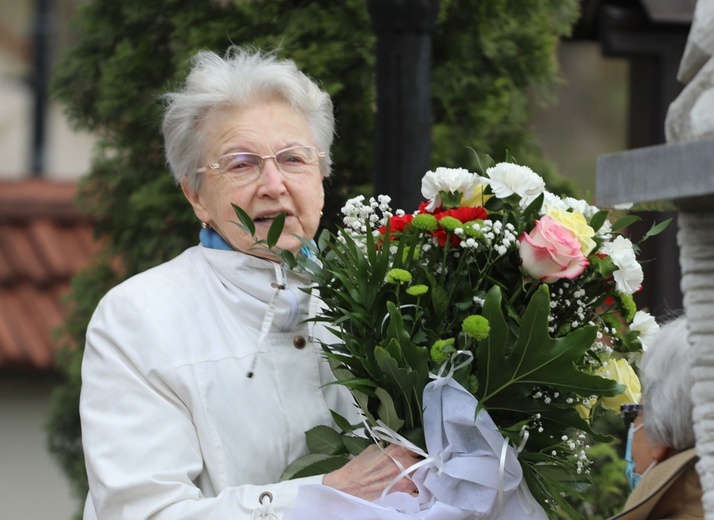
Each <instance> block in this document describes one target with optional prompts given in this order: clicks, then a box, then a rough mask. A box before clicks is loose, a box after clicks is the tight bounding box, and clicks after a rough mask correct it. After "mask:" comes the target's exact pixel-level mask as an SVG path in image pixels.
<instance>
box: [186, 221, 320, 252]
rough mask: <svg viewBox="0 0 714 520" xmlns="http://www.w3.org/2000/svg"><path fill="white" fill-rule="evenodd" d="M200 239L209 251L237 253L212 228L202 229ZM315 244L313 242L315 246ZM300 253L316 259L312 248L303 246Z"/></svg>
mask: <svg viewBox="0 0 714 520" xmlns="http://www.w3.org/2000/svg"><path fill="white" fill-rule="evenodd" d="M198 237H199V239H200V240H201V245H202V246H203V247H207V248H209V249H220V250H222V251H235V250H234V249H233V248H232V247H231V246H230V245H229V244H228V242H226V241H225V240H224V239H223V237H222V236H221V235H219V234H218V233H216V232H215V231H214V230H213V229H211V228H208V227H206V228H201V232H200V233H199V234H198ZM314 243H315V242H314V241H313V244H314ZM300 253H301V254H302V255H305V256H306V257H308V258H314V256H315V255H314V254H313V253H312V251H310V248H309V247H307V246H303V247H301V248H300Z"/></svg>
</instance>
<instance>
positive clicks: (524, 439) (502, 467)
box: [498, 430, 532, 514]
mask: <svg viewBox="0 0 714 520" xmlns="http://www.w3.org/2000/svg"><path fill="white" fill-rule="evenodd" d="M529 435H530V434H529V433H528V430H521V437H522V438H521V443H520V444H519V445H518V448H516V457H517V456H518V455H519V454H520V453H521V452H522V451H523V448H525V447H526V442H527V441H528V436H529ZM508 443H509V439H508V437H504V438H503V445H502V446H501V458H500V460H499V464H498V510H499V511H500V513H501V514H503V507H504V504H503V478H504V476H505V471H506V453H508ZM521 484H523V481H521ZM519 489H520V486H519ZM526 498H527V499H528V501H529V502H530V499H529V498H528V497H526ZM518 500H519V502H520V504H521V509H523V511H525V512H531V511H532V508H530V507H529V508H525V507H523V502H521V496H520V494H519V495H518ZM526 505H530V504H526Z"/></svg>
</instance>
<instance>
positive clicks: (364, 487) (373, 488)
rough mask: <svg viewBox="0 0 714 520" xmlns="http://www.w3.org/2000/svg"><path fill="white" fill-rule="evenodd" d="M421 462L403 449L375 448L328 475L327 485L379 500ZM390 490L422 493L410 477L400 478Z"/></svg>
mask: <svg viewBox="0 0 714 520" xmlns="http://www.w3.org/2000/svg"><path fill="white" fill-rule="evenodd" d="M419 460H420V457H419V456H418V455H416V454H414V453H413V452H411V451H409V450H407V449H406V448H403V447H401V446H397V445H390V446H388V447H387V448H385V449H384V450H382V449H380V448H379V447H378V446H376V445H373V446H370V447H369V448H367V449H366V450H364V451H363V452H362V453H361V454H360V455H358V456H357V457H355V458H354V459H352V460H351V461H350V462H348V463H347V464H346V465H345V466H343V467H342V468H340V469H338V470H336V471H333V472H332V473H328V474H327V475H325V477H324V479H323V484H325V485H327V486H331V487H334V488H335V489H339V490H341V491H344V492H345V493H349V494H351V495H354V496H357V497H360V498H363V499H365V500H376V499H377V498H379V497H380V496H381V495H382V492H383V491H384V489H385V488H386V487H387V486H389V485H390V484H392V482H393V481H394V479H395V478H397V477H398V476H399V475H400V474H401V473H402V472H403V471H404V470H405V469H408V468H409V467H411V466H412V465H413V464H415V463H417V462H419ZM397 462H398V464H397ZM400 466H401V467H400ZM390 491H391V492H402V493H409V494H412V495H417V494H418V490H417V488H416V486H415V485H414V482H412V481H411V479H410V478H409V476H404V477H402V478H400V479H399V480H398V481H397V482H395V483H394V485H392V487H391V489H390Z"/></svg>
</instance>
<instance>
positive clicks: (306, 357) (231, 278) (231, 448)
mask: <svg viewBox="0 0 714 520" xmlns="http://www.w3.org/2000/svg"><path fill="white" fill-rule="evenodd" d="M281 284H282V285H281ZM302 285H305V280H303V279H301V278H300V277H299V276H298V275H296V274H295V273H292V272H289V271H288V272H284V271H283V270H282V269H281V266H280V265H279V264H277V263H275V262H271V261H268V260H263V259H260V258H256V257H253V256H249V255H246V254H243V253H239V252H235V251H222V250H216V249H208V248H205V247H203V246H196V247H192V248H190V249H188V250H186V251H185V252H184V253H183V254H181V255H180V256H178V257H177V258H175V259H174V260H171V261H170V262H167V263H165V264H163V265H161V266H158V267H156V268H153V269H151V270H149V271H146V272H144V273H142V274H139V275H137V276H134V277H133V278H131V279H129V280H127V281H126V282H124V283H122V284H120V285H119V286H117V287H115V288H114V289H112V290H111V291H110V292H109V293H108V294H107V295H106V296H105V297H104V298H103V299H102V301H101V302H100V304H99V306H98V307H97V310H96V311H95V313H94V316H93V317H92V320H91V322H90V324H89V328H88V331H87V344H86V349H85V353H84V360H83V364H82V395H81V404H80V413H81V419H82V443H83V447H84V453H85V458H86V465H87V473H88V477H89V487H90V493H89V497H88V499H87V504H86V506H85V513H84V518H85V520H89V519H94V518H99V519H101V520H111V519H127V520H141V519H147V518H152V519H162V520H168V519H179V518H180V519H196V520H199V519H200V520H207V519H209V520H220V519H232V520H240V519H251V518H281V517H282V512H283V511H284V510H285V508H288V507H291V506H292V504H293V502H294V499H295V496H296V493H297V487H298V486H299V485H300V484H302V483H319V482H321V480H322V477H321V476H318V477H310V478H306V479H301V480H295V481H288V482H280V483H276V482H277V481H278V479H279V477H280V475H281V473H282V472H283V470H284V469H285V468H286V466H287V465H288V464H289V463H290V462H292V461H293V460H295V459H296V458H298V457H300V456H301V455H304V454H306V453H307V448H306V445H305V431H306V430H308V429H310V428H312V427H314V426H316V425H319V424H327V425H329V424H332V419H331V415H330V410H331V409H332V410H335V411H336V412H338V413H340V414H341V415H343V416H345V417H347V418H348V419H349V420H351V421H352V422H354V421H355V420H356V418H357V414H356V409H355V407H354V406H353V405H352V400H351V398H350V397H349V393H348V392H347V391H346V389H345V388H344V387H342V386H339V385H327V386H325V383H327V382H328V381H331V380H332V379H333V376H332V374H331V372H330V370H329V367H328V365H327V362H326V361H325V359H324V358H323V356H322V352H321V348H320V345H319V342H318V341H317V340H315V341H313V342H310V341H309V339H310V337H311V336H314V337H326V335H327V332H326V331H325V330H324V328H322V327H321V326H320V325H314V324H306V323H301V321H302V320H304V319H305V318H307V317H308V313H314V311H315V309H316V308H317V303H316V302H317V299H316V298H314V297H310V296H309V295H308V294H306V293H304V292H303V291H301V290H299V288H298V287H299V286H302ZM283 286H284V288H281V287H283ZM271 300H273V301H272V303H271ZM261 327H263V328H266V327H269V330H265V334H264V335H263V337H261ZM303 341H304V347H303V348H299V347H300V346H301V345H303ZM296 345H297V346H296ZM249 372H254V375H253V377H248V373H249ZM264 492H269V493H271V494H272V503H271V504H270V505H271V506H272V509H273V510H274V511H275V513H276V516H274V517H273V516H268V515H267V511H269V510H270V508H268V507H267V503H268V501H265V507H263V508H261V505H260V504H259V502H258V501H259V497H260V496H261V494H262V493H264ZM254 515H255V516H254Z"/></svg>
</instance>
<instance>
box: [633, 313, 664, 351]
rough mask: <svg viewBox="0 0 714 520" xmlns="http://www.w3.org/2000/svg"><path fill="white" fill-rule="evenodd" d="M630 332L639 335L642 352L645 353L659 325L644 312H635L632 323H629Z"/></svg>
mask: <svg viewBox="0 0 714 520" xmlns="http://www.w3.org/2000/svg"><path fill="white" fill-rule="evenodd" d="M630 330H634V331H637V332H638V333H639V339H640V344H641V345H642V351H643V352H646V351H647V345H648V343H649V342H650V341H652V339H653V338H654V336H655V335H656V334H657V332H658V331H659V325H658V324H657V321H656V320H655V319H654V317H653V316H652V315H651V314H649V313H647V312H644V311H637V312H636V313H635V317H634V318H632V323H630Z"/></svg>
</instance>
